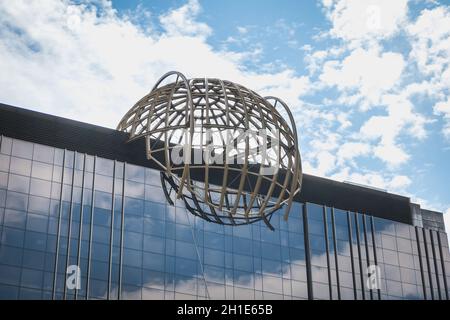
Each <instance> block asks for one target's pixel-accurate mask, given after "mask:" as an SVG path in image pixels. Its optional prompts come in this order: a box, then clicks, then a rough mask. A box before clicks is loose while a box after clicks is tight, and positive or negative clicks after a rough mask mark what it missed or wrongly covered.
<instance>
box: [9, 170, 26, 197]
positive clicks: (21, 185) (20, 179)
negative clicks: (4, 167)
mask: <svg viewBox="0 0 450 320" xmlns="http://www.w3.org/2000/svg"><path fill="white" fill-rule="evenodd" d="M29 188H30V178H28V177H24V176H19V175H15V174H10V175H9V182H8V189H9V190H11V191H18V192H23V193H28V190H29Z"/></svg>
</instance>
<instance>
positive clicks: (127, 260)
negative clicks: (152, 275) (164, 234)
mask: <svg viewBox="0 0 450 320" xmlns="http://www.w3.org/2000/svg"><path fill="white" fill-rule="evenodd" d="M123 252H124V255H123V264H124V265H128V266H133V267H142V251H139V250H133V249H128V248H125V249H124V250H123Z"/></svg>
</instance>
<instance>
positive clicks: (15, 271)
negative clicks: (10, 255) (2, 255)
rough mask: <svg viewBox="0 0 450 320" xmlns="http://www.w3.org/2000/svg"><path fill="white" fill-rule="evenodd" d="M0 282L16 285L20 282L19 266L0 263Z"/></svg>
mask: <svg viewBox="0 0 450 320" xmlns="http://www.w3.org/2000/svg"><path fill="white" fill-rule="evenodd" d="M0 283H3V284H9V285H15V286H18V285H19V284H20V268H17V267H12V266H4V265H0Z"/></svg>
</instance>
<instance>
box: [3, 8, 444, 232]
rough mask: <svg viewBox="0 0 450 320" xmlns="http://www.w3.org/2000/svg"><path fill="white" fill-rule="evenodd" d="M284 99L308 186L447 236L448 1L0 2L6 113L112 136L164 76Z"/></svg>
mask: <svg viewBox="0 0 450 320" xmlns="http://www.w3.org/2000/svg"><path fill="white" fill-rule="evenodd" d="M171 70H177V71H180V72H182V73H183V74H185V75H186V76H187V77H188V78H192V77H217V78H221V79H225V80H231V81H233V82H237V83H239V84H242V85H244V86H246V87H248V88H251V89H253V90H254V91H256V92H258V93H260V94H261V95H262V96H264V95H272V96H277V97H279V98H281V99H283V100H284V101H285V102H286V103H287V104H288V105H289V107H290V109H291V110H292V112H293V113H294V117H295V119H296V124H297V130H298V134H299V137H300V152H301V155H302V166H303V170H304V172H305V173H309V174H314V175H318V176H323V177H327V178H330V179H334V180H338V181H351V182H354V183H360V184H364V185H368V186H372V187H376V188H381V189H384V190H387V191H389V192H394V193H398V194H402V195H406V196H409V197H411V199H412V201H414V202H417V203H419V204H420V205H421V206H422V207H423V208H427V209H432V210H438V211H441V212H445V213H446V214H445V215H444V216H445V219H446V226H447V230H450V191H449V190H450V188H449V186H448V183H449V181H450V95H449V93H450V92H449V91H450V89H449V88H450V1H434V0H428V1H426V0H424V1H418V0H410V1H408V0H395V1H391V0H322V1H312V0H307V1H286V0H277V1H269V0H268V1H256V0H247V1H231V0H227V1H211V0H210V1H206V0H188V1H186V0H183V1H181V0H180V1H178V0H166V1H162V0H155V1H144V0H128V1H125V0H124V1H112V2H111V1H107V0H96V1H87V0H85V1H80V0H78V1H69V0H54V1H29V0H15V1H3V0H0V102H2V103H7V104H11V105H15V106H20V107H24V108H28V109H32V110H37V111H41V112H46V113H51V114H55V115H59V116H63V117H67V118H71V119H76V120H80V121H84V122H88V123H92V124H97V125H102V126H106V127H109V128H115V127H116V125H117V124H118V122H119V120H120V119H121V117H122V116H123V115H124V114H125V112H126V111H128V109H130V108H131V107H132V106H133V104H134V103H135V102H136V101H138V100H139V99H140V98H141V97H142V96H144V95H145V94H147V93H148V92H149V91H150V90H151V88H152V86H153V85H154V83H155V81H156V80H157V79H158V78H159V77H160V76H161V75H163V74H164V73H166V72H167V71H171Z"/></svg>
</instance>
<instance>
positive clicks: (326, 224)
mask: <svg viewBox="0 0 450 320" xmlns="http://www.w3.org/2000/svg"><path fill="white" fill-rule="evenodd" d="M323 225H324V231H325V249H326V251H327V271H328V286H329V291H330V300H333V286H332V279H331V266H330V248H329V244H328V221H327V212H326V207H325V206H323Z"/></svg>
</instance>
